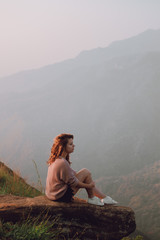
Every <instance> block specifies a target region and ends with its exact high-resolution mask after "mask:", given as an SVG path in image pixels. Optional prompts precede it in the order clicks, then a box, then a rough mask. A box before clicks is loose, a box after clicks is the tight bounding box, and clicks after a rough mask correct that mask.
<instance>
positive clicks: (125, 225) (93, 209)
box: [0, 195, 136, 240]
mask: <svg viewBox="0 0 160 240" xmlns="http://www.w3.org/2000/svg"><path fill="white" fill-rule="evenodd" d="M46 214H47V215H48V217H50V221H52V220H54V219H55V218H56V219H58V221H57V223H56V224H57V226H56V227H57V228H61V229H63V231H62V232H63V235H64V236H66V237H68V236H69V237H73V236H75V234H76V235H77V237H78V239H85V240H94V239H96V240H101V239H102V240H120V239H121V238H123V237H125V236H128V235H129V234H130V233H132V232H133V231H134V230H135V228H136V223H135V216H134V212H133V210H132V209H131V208H129V207H123V206H113V205H105V206H102V207H100V206H95V205H91V204H88V203H87V202H86V201H85V200H82V199H78V198H75V199H74V202H72V203H59V202H53V201H50V200H48V199H47V198H46V196H38V197H34V198H28V197H19V196H14V195H1V196H0V218H1V219H3V221H12V222H17V221H22V220H24V219H27V217H28V216H30V217H34V216H39V215H41V217H42V218H43V217H44V216H45V215H46ZM81 236H82V237H81Z"/></svg>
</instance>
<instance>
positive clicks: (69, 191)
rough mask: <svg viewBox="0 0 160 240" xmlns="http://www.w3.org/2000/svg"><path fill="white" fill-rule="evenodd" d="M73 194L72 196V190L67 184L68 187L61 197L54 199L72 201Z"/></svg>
mask: <svg viewBox="0 0 160 240" xmlns="http://www.w3.org/2000/svg"><path fill="white" fill-rule="evenodd" d="M73 196H74V193H73V190H72V188H71V187H70V186H69V185H68V188H67V191H66V192H65V194H64V195H63V196H62V197H61V198H59V199H56V201H58V202H72V201H73Z"/></svg>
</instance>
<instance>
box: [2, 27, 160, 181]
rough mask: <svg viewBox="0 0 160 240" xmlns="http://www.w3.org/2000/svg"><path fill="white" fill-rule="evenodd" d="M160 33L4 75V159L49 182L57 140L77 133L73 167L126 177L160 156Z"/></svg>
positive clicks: (22, 171)
mask: <svg viewBox="0 0 160 240" xmlns="http://www.w3.org/2000/svg"><path fill="white" fill-rule="evenodd" d="M159 40H160V30H148V31H145V32H143V33H141V34H139V35H137V36H134V37H132V38H129V39H125V40H121V41H117V42H114V43H112V44H111V45H109V46H108V47H106V48H98V49H94V50H91V51H85V52H82V53H81V54H79V56H77V57H76V58H75V59H70V60H66V61H64V62H61V63H57V64H54V65H50V66H46V67H44V68H41V69H34V70H29V71H24V72H20V73H17V74H15V75H12V76H9V77H6V78H1V79H0V157H1V159H2V160H3V161H4V162H5V163H7V164H8V165H9V166H10V167H12V168H13V167H14V168H15V167H16V168H18V169H19V170H20V171H21V173H22V176H25V177H28V178H30V179H32V181H36V179H37V177H36V174H35V172H36V171H35V169H34V165H33V162H32V160H33V159H34V160H35V161H36V163H37V165H38V169H39V172H40V175H41V178H42V182H43V183H44V184H45V177H46V172H47V165H46V161H47V159H48V157H49V153H50V148H51V146H52V139H53V138H54V137H55V136H56V135H57V134H59V133H62V132H69V133H72V134H74V136H75V139H74V141H75V145H76V148H75V153H73V155H72V156H71V160H72V162H73V164H72V165H73V168H75V169H76V170H78V169H80V168H83V167H87V168H89V169H90V170H91V171H92V173H93V176H94V177H95V178H98V177H99V176H101V175H102V176H111V175H115V176H120V175H122V174H123V175H124V174H128V173H129V172H130V173H131V172H133V171H135V170H137V169H141V168H143V167H144V166H145V165H147V164H151V163H154V162H156V161H158V160H159V159H160V148H159V146H160V127H159V121H160V106H159V101H160V97H159V90H160V82H159V77H160V68H159V65H160V41H159Z"/></svg>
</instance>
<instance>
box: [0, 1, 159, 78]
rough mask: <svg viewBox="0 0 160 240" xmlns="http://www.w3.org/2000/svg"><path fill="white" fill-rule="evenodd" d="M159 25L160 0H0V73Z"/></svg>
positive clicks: (47, 61) (70, 54)
mask: <svg viewBox="0 0 160 240" xmlns="http://www.w3.org/2000/svg"><path fill="white" fill-rule="evenodd" d="M147 29H160V0H0V77H2V76H6V75H9V74H12V73H15V72H19V71H22V70H26V69H33V68H39V67H42V66H45V65H49V64H53V63H56V62H60V61H63V60H66V59H70V58H75V57H76V56H77V55H78V54H79V53H80V52H81V51H83V50H90V49H94V48H97V47H107V46H108V45H109V44H110V43H111V42H113V41H116V40H121V39H125V38H128V37H132V36H134V35H137V34H139V33H141V32H144V31H145V30H147Z"/></svg>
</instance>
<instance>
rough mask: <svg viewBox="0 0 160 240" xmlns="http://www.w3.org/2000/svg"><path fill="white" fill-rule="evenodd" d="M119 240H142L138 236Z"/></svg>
mask: <svg viewBox="0 0 160 240" xmlns="http://www.w3.org/2000/svg"><path fill="white" fill-rule="evenodd" d="M121 240H143V237H142V236H141V235H138V236H136V237H134V238H130V237H124V238H122V239H121Z"/></svg>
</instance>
